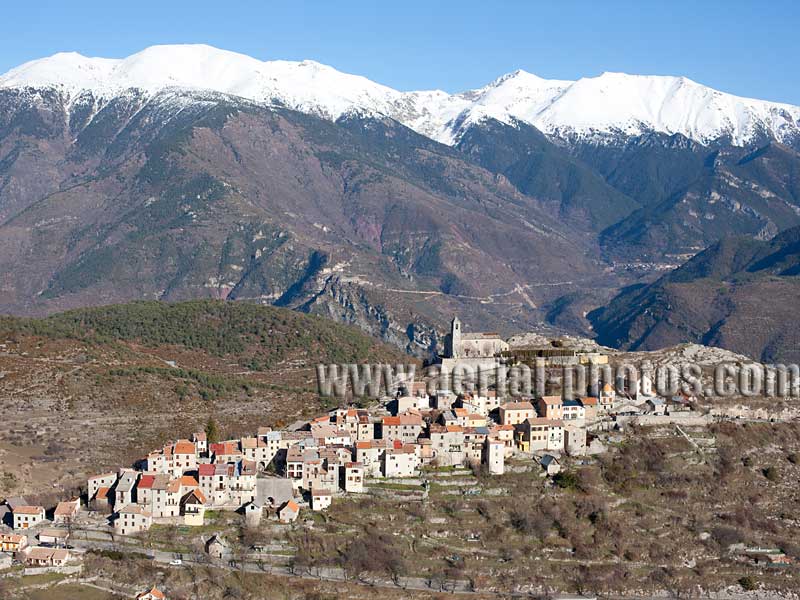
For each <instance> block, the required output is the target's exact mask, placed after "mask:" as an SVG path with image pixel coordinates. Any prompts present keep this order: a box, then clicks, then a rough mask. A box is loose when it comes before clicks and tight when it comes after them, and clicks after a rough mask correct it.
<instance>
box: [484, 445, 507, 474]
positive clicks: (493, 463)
mask: <svg viewBox="0 0 800 600" xmlns="http://www.w3.org/2000/svg"><path fill="white" fill-rule="evenodd" d="M483 452H484V454H483V464H485V465H486V466H487V467H488V469H489V473H490V474H492V475H502V474H503V473H504V472H505V444H504V443H503V441H501V440H498V439H495V438H491V437H487V438H486V441H485V442H484V450H483Z"/></svg>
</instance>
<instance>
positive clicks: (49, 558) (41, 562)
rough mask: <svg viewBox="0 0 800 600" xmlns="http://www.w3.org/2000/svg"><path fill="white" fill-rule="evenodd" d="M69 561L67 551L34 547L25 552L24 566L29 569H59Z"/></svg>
mask: <svg viewBox="0 0 800 600" xmlns="http://www.w3.org/2000/svg"><path fill="white" fill-rule="evenodd" d="M68 560H69V550H66V549H64V548H44V547H42V546H34V547H33V548H28V550H27V551H26V552H25V564H27V565H29V566H31V567H61V566H64V565H65V564H66V562H67V561H68Z"/></svg>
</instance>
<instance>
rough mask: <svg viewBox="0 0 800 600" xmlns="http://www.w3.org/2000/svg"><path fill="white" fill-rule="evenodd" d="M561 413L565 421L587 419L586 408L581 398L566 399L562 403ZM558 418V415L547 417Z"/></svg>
mask: <svg viewBox="0 0 800 600" xmlns="http://www.w3.org/2000/svg"><path fill="white" fill-rule="evenodd" d="M561 414H562V415H563V417H562V418H563V419H564V421H578V420H579V421H584V420H585V419H586V408H585V407H584V406H583V403H582V402H581V401H580V400H564V402H563V403H562V404H561ZM546 418H556V419H557V418H558V417H546Z"/></svg>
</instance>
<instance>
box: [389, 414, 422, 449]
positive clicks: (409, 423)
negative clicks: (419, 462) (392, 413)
mask: <svg viewBox="0 0 800 600" xmlns="http://www.w3.org/2000/svg"><path fill="white" fill-rule="evenodd" d="M420 433H422V417H421V416H420V415H418V414H413V413H406V414H402V415H398V416H396V417H383V419H382V420H381V438H383V439H385V440H400V441H401V442H403V443H405V444H411V443H414V442H415V441H417V438H418V437H419V434H420Z"/></svg>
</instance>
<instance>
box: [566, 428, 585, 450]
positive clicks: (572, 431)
mask: <svg viewBox="0 0 800 600" xmlns="http://www.w3.org/2000/svg"><path fill="white" fill-rule="evenodd" d="M564 450H565V451H566V453H567V454H569V455H570V456H583V455H585V454H586V429H585V428H583V427H581V426H579V425H576V424H572V423H569V422H566V421H565V422H564Z"/></svg>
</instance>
